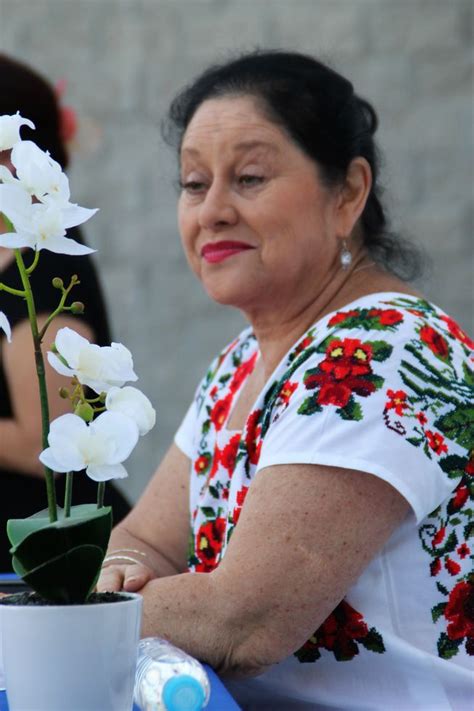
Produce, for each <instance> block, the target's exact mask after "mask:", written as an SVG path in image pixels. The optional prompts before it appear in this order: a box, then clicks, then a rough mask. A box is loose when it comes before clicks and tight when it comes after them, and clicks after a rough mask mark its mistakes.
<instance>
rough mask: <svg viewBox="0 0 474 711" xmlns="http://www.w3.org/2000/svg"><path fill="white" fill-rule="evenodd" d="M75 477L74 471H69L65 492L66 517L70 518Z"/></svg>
mask: <svg viewBox="0 0 474 711" xmlns="http://www.w3.org/2000/svg"><path fill="white" fill-rule="evenodd" d="M73 477H74V475H73V473H72V472H68V473H67V474H66V490H65V492H64V518H69V517H70V515H71V501H72V481H73Z"/></svg>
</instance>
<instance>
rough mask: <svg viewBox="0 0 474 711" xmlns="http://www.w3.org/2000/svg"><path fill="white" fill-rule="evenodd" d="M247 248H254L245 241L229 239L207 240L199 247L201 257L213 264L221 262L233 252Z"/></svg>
mask: <svg viewBox="0 0 474 711" xmlns="http://www.w3.org/2000/svg"><path fill="white" fill-rule="evenodd" d="M248 249H254V247H252V245H250V244H246V243H245V242H234V241H230V240H223V241H222V242H207V244H205V245H204V247H203V248H202V249H201V257H202V258H203V259H205V260H206V262H210V263H211V264H215V263H216V262H223V261H224V259H228V258H229V257H233V256H234V254H238V253H239V252H245V251H246V250H248Z"/></svg>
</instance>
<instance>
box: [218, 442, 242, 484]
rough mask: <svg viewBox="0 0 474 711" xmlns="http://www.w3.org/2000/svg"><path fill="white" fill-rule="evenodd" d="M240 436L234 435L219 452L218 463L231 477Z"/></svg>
mask: <svg viewBox="0 0 474 711" xmlns="http://www.w3.org/2000/svg"><path fill="white" fill-rule="evenodd" d="M239 442H240V434H235V435H233V437H232V438H231V440H230V441H229V443H228V444H226V446H225V447H224V449H223V450H222V452H221V456H220V461H221V464H222V466H224V467H225V468H226V469H227V471H228V472H229V474H230V475H231V476H232V474H233V472H234V467H235V460H236V457H237V450H238V448H239Z"/></svg>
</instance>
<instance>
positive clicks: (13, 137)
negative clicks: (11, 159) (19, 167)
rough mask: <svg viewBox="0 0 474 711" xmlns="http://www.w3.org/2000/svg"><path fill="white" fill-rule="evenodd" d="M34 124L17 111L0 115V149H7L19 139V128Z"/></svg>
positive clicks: (31, 126) (32, 126)
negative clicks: (12, 113) (10, 114)
mask: <svg viewBox="0 0 474 711" xmlns="http://www.w3.org/2000/svg"><path fill="white" fill-rule="evenodd" d="M22 126H29V127H30V128H34V127H35V125H34V123H33V122H32V121H30V120H29V119H26V118H23V116H20V114H19V113H18V112H17V113H16V114H15V115H14V116H8V115H5V116H0V151H9V150H10V148H13V146H14V145H15V143H18V141H19V140H20V128H21V127H22Z"/></svg>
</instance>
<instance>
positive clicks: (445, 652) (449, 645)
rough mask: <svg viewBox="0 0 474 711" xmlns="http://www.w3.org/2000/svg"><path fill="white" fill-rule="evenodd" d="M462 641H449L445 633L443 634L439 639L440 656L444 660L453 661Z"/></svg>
mask: <svg viewBox="0 0 474 711" xmlns="http://www.w3.org/2000/svg"><path fill="white" fill-rule="evenodd" d="M461 642H462V639H449V637H448V635H447V634H446V633H445V632H441V634H440V636H439V639H438V654H439V656H440V657H441V658H442V659H451V657H454V656H456V654H457V653H458V651H459V647H460V645H461Z"/></svg>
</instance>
